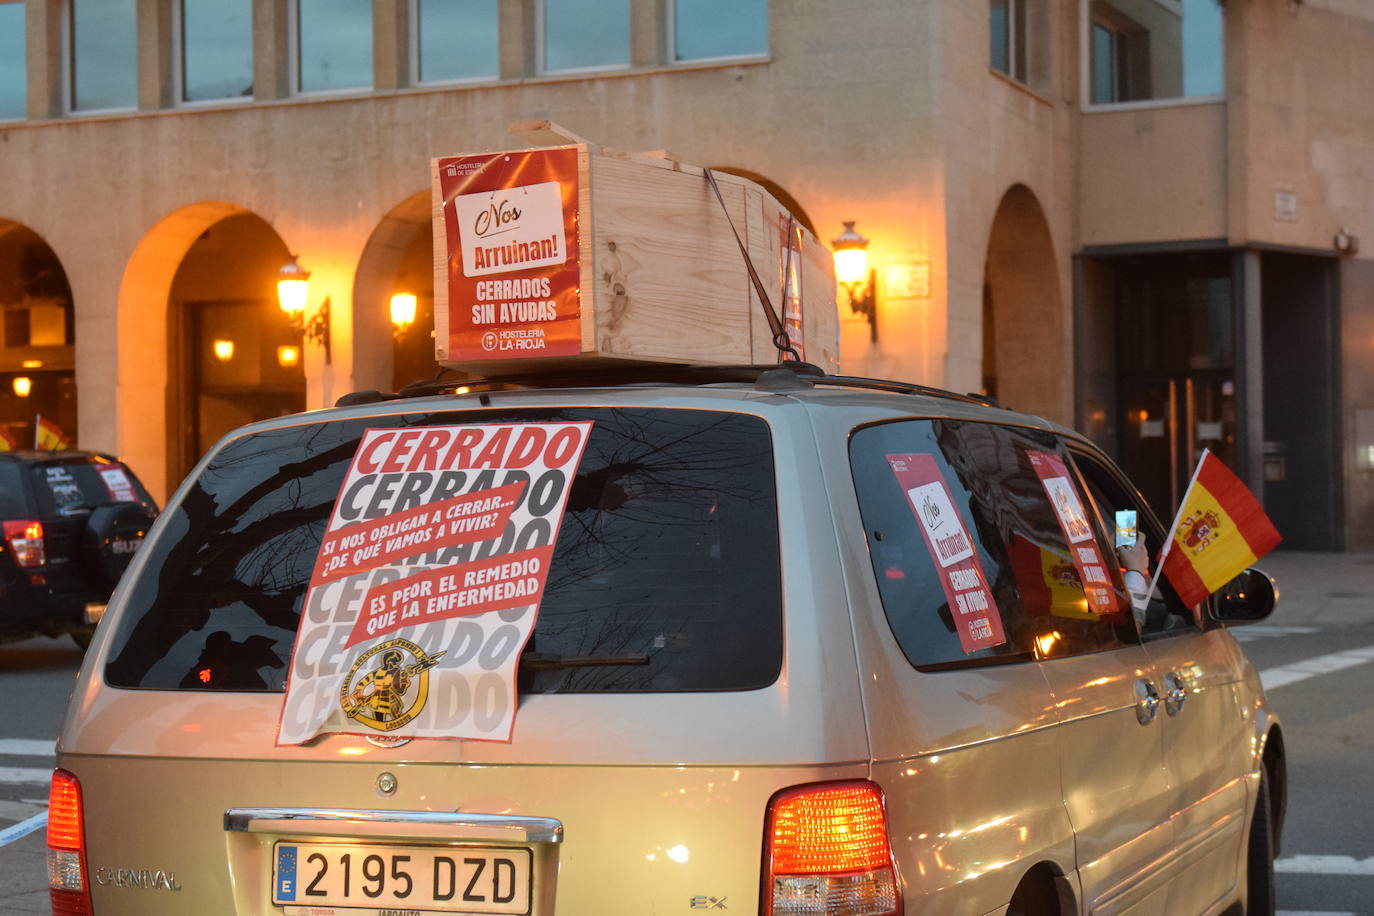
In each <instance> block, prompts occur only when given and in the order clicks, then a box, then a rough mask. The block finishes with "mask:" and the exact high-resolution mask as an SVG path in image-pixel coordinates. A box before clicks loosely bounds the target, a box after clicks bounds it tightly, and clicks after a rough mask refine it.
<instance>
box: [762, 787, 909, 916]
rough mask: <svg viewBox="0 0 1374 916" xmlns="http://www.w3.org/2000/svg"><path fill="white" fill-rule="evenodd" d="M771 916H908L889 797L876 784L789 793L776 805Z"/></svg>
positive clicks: (769, 866)
mask: <svg viewBox="0 0 1374 916" xmlns="http://www.w3.org/2000/svg"><path fill="white" fill-rule="evenodd" d="M764 844H765V845H764V857H765V859H764V887H763V912H764V914H765V916H803V914H805V916H813V914H814V916H893V914H897V916H900V914H901V912H902V901H901V897H900V895H899V894H898V892H897V874H896V871H895V870H894V869H893V867H892V848H891V846H889V845H888V840H887V814H886V812H885V811H884V809H883V795H882V793H881V792H880V791H879V790H878V787H877V786H875V785H874V784H873V783H871V782H863V781H855V782H830V783H815V784H813V785H807V786H797V787H795V788H791V789H784V790H783V791H781V792H779V793H778V794H777V795H774V796H773V799H772V801H770V802H769V803H768V819H767V824H766V830H765V834H764Z"/></svg>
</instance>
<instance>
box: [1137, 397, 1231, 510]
mask: <svg viewBox="0 0 1374 916" xmlns="http://www.w3.org/2000/svg"><path fill="white" fill-rule="evenodd" d="M1120 391H1121V403H1122V410H1123V417H1122V423H1121V427H1120V428H1121V430H1122V434H1121V459H1122V465H1123V467H1124V468H1125V469H1126V472H1127V473H1128V474H1129V475H1130V476H1131V479H1132V480H1134V481H1135V482H1136V484H1137V485H1138V486H1139V487H1140V489H1141V492H1142V493H1144V494H1145V498H1146V500H1148V501H1149V503H1150V506H1151V507H1152V508H1153V509H1154V510H1155V514H1157V515H1158V516H1159V517H1160V518H1161V520H1163V521H1164V522H1165V523H1166V524H1167V523H1168V522H1169V521H1170V520H1172V518H1173V515H1174V512H1175V511H1176V510H1177V509H1178V505H1179V502H1180V500H1182V499H1183V493H1184V491H1185V490H1186V489H1187V487H1188V481H1189V479H1190V478H1191V477H1192V474H1193V469H1194V468H1195V467H1197V462H1198V459H1199V458H1200V457H1201V455H1202V451H1203V449H1210V450H1211V451H1213V452H1215V453H1216V455H1217V457H1219V458H1221V460H1222V461H1224V462H1226V464H1227V466H1228V467H1235V466H1236V454H1235V451H1236V399H1235V381H1234V379H1233V378H1232V377H1231V373H1230V372H1229V371H1227V370H1206V371H1192V372H1164V373H1151V374H1148V375H1140V376H1128V377H1124V378H1122V379H1121V389H1120Z"/></svg>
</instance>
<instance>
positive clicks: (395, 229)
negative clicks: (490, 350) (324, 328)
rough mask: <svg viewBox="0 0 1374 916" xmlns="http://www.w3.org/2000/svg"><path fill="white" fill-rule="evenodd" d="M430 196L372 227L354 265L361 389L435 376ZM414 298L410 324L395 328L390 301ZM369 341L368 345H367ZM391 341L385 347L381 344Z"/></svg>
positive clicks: (415, 198) (420, 195)
mask: <svg viewBox="0 0 1374 916" xmlns="http://www.w3.org/2000/svg"><path fill="white" fill-rule="evenodd" d="M430 206H431V204H430V192H429V191H428V190H425V191H418V192H416V193H415V194H412V195H411V196H410V197H407V198H406V199H405V200H403V201H402V202H401V203H399V204H397V205H396V206H395V207H393V208H392V209H391V211H390V212H388V213H387V215H386V216H385V217H384V218H383V219H382V221H381V222H380V223H378V224H377V228H376V229H374V230H373V231H372V235H371V237H370V238H369V239H368V241H367V245H366V246H365V247H364V248H363V255H362V258H361V259H360V260H359V262H358V274H357V279H356V281H355V283H354V290H353V302H354V303H355V306H356V307H355V312H354V322H355V326H356V328H357V335H358V353H357V362H356V363H355V368H354V371H355V376H356V378H357V379H358V385H359V387H361V388H369V387H372V388H384V389H388V390H391V391H399V390H400V389H401V388H403V387H405V386H406V385H408V384H410V383H411V382H414V381H419V380H422V379H431V378H434V376H435V374H436V373H438V371H439V364H438V363H436V362H435V361H434V229H433V225H432V223H431V221H430ZM399 292H403V293H411V294H413V295H414V296H415V304H416V307H415V320H414V321H413V322H411V323H410V324H409V325H407V326H405V327H399V328H398V327H395V326H393V325H392V324H391V322H390V321H389V320H388V317H389V316H390V314H391V308H390V303H391V297H392V296H393V295H394V294H396V293H399ZM369 341H370V342H371V343H370V344H369V343H368V342H369ZM387 341H390V346H387V345H386V342H387Z"/></svg>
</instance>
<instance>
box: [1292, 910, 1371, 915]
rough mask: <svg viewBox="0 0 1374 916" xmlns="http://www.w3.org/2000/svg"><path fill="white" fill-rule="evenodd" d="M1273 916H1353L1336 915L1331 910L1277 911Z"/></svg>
mask: <svg viewBox="0 0 1374 916" xmlns="http://www.w3.org/2000/svg"><path fill="white" fill-rule="evenodd" d="M1274 916H1355V914H1354V913H1336V912H1333V911H1331V910H1279V911H1278V912H1276V913H1275V914H1274Z"/></svg>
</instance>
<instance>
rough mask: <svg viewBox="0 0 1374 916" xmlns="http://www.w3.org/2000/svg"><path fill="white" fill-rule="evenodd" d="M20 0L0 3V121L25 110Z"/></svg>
mask: <svg viewBox="0 0 1374 916" xmlns="http://www.w3.org/2000/svg"><path fill="white" fill-rule="evenodd" d="M27 60H28V58H27V55H26V54H25V53H24V3H23V0H0V121H5V120H9V119H11V118H22V117H24V115H25V113H26V112H27V111H28V88H27V87H28V79H27V78H26V73H25V67H26V66H27Z"/></svg>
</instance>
